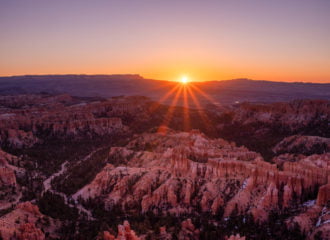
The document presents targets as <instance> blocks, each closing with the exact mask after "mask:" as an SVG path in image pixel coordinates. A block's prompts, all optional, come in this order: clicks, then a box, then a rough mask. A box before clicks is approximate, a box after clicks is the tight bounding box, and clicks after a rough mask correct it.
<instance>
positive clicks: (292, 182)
mask: <svg viewBox="0 0 330 240" xmlns="http://www.w3.org/2000/svg"><path fill="white" fill-rule="evenodd" d="M169 112H170V113H172V114H171V119H168V115H169ZM185 112H188V117H189V119H190V120H191V121H190V125H189V126H187V124H186V121H185V119H186V118H185V117H183V116H184V113H185ZM329 120H330V102H329V101H327V100H294V101H291V102H282V103H270V104H266V103H239V104H234V105H229V106H218V105H209V106H205V107H204V108H203V109H186V108H183V107H180V106H167V105H163V104H161V103H158V102H157V101H154V100H152V99H149V98H147V97H143V96H121V97H112V98H109V99H106V98H99V97H97V98H96V97H93V98H89V97H74V96H70V95H68V94H59V95H53V94H46V93H42V94H25V95H15V96H13V95H10V96H0V126H1V127H0V146H1V151H0V190H1V191H0V203H1V207H0V213H1V214H0V233H1V235H0V236H1V237H2V238H3V239H11V238H13V237H15V238H16V239H37V240H39V239H95V238H97V239H100V240H102V239H164V240H165V239H166V240H167V239H279V238H283V239H329V238H330V221H329V219H330V152H329V149H330V143H329V139H330V125H329Z"/></svg>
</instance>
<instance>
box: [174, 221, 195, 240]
mask: <svg viewBox="0 0 330 240" xmlns="http://www.w3.org/2000/svg"><path fill="white" fill-rule="evenodd" d="M199 234H200V231H199V229H196V228H195V226H194V224H193V223H192V222H191V219H189V218H188V219H187V220H184V221H183V222H182V223H181V231H180V232H179V235H178V239H179V240H198V239H199Z"/></svg>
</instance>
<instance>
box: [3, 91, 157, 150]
mask: <svg viewBox="0 0 330 240" xmlns="http://www.w3.org/2000/svg"><path fill="white" fill-rule="evenodd" d="M7 98H9V99H7ZM62 98H64V99H62ZM12 99H16V101H17V103H16V104H17V105H18V106H19V108H18V107H15V106H16V105H15V101H14V102H11V101H12ZM61 99H62V100H61ZM1 101H2V102H4V107H2V108H0V126H1V128H0V145H2V146H6V147H11V148H29V147H32V146H33V145H35V144H36V143H42V142H44V141H45V140H46V139H47V138H52V137H53V138H54V137H56V138H62V139H63V138H72V137H75V138H79V137H92V136H104V135H111V134H113V133H116V132H125V131H127V130H128V129H127V126H125V125H124V124H123V121H122V119H125V118H127V117H128V116H134V115H135V114H139V115H141V117H142V116H144V114H147V112H148V107H149V105H150V104H151V103H150V100H148V99H146V98H143V97H126V98H124V97H123V98H113V99H109V100H107V101H94V102H89V103H86V102H84V101H82V100H80V101H78V100H76V99H73V98H71V97H70V96H67V95H64V96H62V95H60V96H47V97H41V96H39V95H32V96H25V95H23V96H18V97H0V102H1ZM6 102H8V104H5V103H6ZM10 103H11V104H10ZM13 104H14V106H13ZM146 116H147V115H146Z"/></svg>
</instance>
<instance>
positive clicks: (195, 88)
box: [191, 84, 219, 105]
mask: <svg viewBox="0 0 330 240" xmlns="http://www.w3.org/2000/svg"><path fill="white" fill-rule="evenodd" d="M191 87H192V88H194V90H195V91H197V92H198V93H199V94H200V95H202V96H203V97H204V98H206V99H207V100H208V101H210V102H211V103H213V104H214V105H219V102H217V101H216V100H214V98H212V97H211V96H210V95H208V94H206V93H205V92H204V91H203V90H201V89H200V88H199V87H197V86H195V85H193V84H191Z"/></svg>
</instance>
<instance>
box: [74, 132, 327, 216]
mask: <svg viewBox="0 0 330 240" xmlns="http://www.w3.org/2000/svg"><path fill="white" fill-rule="evenodd" d="M109 159H115V160H118V159H121V162H122V163H123V164H122V165H120V164H119V166H114V165H113V164H108V165H107V166H106V167H105V168H104V169H103V170H102V171H101V172H100V173H99V174H98V175H97V176H96V178H95V179H94V180H93V181H92V183H91V184H89V185H87V186H86V187H84V188H83V189H81V190H80V191H78V192H77V193H76V194H75V195H74V198H76V199H78V198H79V197H80V198H83V199H88V198H92V199H93V198H101V199H103V201H104V202H105V205H106V208H107V209H112V208H114V207H120V208H122V209H124V210H125V211H134V210H135V211H141V212H148V211H153V212H155V213H163V214H166V213H171V214H175V215H179V214H183V213H192V212H195V211H198V210H201V211H202V212H211V213H212V214H216V213H218V211H220V210H221V209H222V210H223V211H224V217H229V216H230V215H231V214H232V213H233V212H235V214H237V213H241V214H244V213H251V214H252V215H253V216H254V218H255V220H258V221H266V220H267V219H268V215H269V213H270V211H272V210H275V211H284V210H285V209H287V208H289V207H290V206H293V205H295V204H301V203H302V201H303V200H304V199H305V198H306V196H308V195H309V194H312V193H313V192H314V191H316V190H317V189H318V187H319V186H322V185H325V184H327V182H328V174H329V168H328V167H325V168H324V167H321V166H323V165H324V164H323V165H322V164H321V166H317V165H313V164H309V162H308V161H303V160H301V161H299V162H285V163H284V164H283V170H279V169H278V167H277V166H276V165H275V164H270V163H267V162H265V161H263V159H262V157H261V156H260V155H259V154H257V153H255V152H251V151H249V150H248V149H246V148H244V147H237V146H235V144H233V143H228V142H226V141H224V140H222V139H209V138H207V137H206V136H205V135H203V134H201V133H199V132H198V131H192V132H189V133H176V132H169V133H168V134H167V135H163V134H161V133H154V134H142V135H139V136H137V137H136V139H134V140H133V141H131V142H130V143H128V145H127V146H126V147H120V148H118V147H117V148H112V149H111V150H110V153H109ZM318 161H321V160H320V159H318ZM322 161H323V160H322ZM324 161H325V160H324ZM321 189H322V187H321ZM322 192H326V190H324V191H323V190H320V192H319V194H321V195H322ZM322 196H323V195H322ZM328 198H329V196H327V195H326V196H324V198H323V197H320V199H322V200H319V201H318V205H320V206H321V205H324V204H325V202H326V201H327V200H328ZM324 199H327V200H324Z"/></svg>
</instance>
